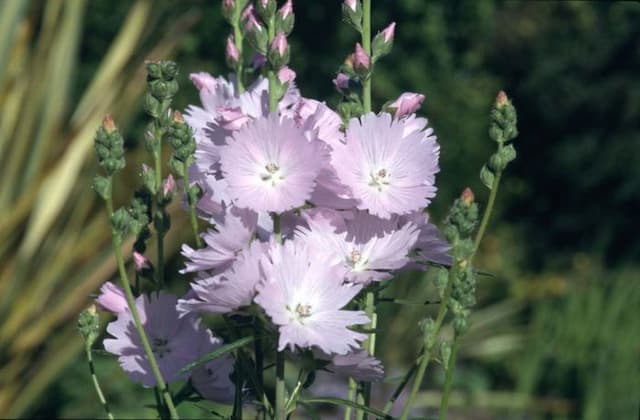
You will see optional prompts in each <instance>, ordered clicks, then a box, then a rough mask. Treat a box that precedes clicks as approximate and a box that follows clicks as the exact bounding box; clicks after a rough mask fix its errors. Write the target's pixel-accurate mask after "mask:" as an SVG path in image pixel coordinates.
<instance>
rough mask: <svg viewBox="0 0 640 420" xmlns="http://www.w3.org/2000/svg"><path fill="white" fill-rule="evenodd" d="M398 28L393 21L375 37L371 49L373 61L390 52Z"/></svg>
mask: <svg viewBox="0 0 640 420" xmlns="http://www.w3.org/2000/svg"><path fill="white" fill-rule="evenodd" d="M395 30H396V23H395V22H392V23H391V24H390V25H389V26H387V27H386V28H384V29H383V30H382V31H381V32H378V34H377V35H376V36H375V37H374V38H373V42H372V43H371V51H372V54H373V61H377V60H378V59H379V58H380V57H382V56H384V55H387V54H389V52H391V47H392V46H393V38H394V34H395Z"/></svg>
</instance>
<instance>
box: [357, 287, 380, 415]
mask: <svg viewBox="0 0 640 420" xmlns="http://www.w3.org/2000/svg"><path fill="white" fill-rule="evenodd" d="M376 301H377V293H375V292H367V295H366V298H365V312H366V313H367V315H368V316H369V318H370V319H371V322H370V323H369V325H368V328H367V329H369V330H370V331H372V332H371V333H370V334H369V337H368V338H367V341H366V343H365V347H366V348H367V351H368V352H369V354H370V355H371V356H374V355H375V352H376V332H375V331H376V327H377V325H378V315H377V314H376ZM360 392H361V398H360V399H361V400H362V403H363V404H364V405H365V406H367V407H368V406H369V404H370V402H371V383H370V382H363V383H362V386H361V387H360ZM358 416H359V418H363V419H366V418H367V414H366V413H364V412H359V414H358ZM360 416H361V417H360Z"/></svg>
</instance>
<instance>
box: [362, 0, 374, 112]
mask: <svg viewBox="0 0 640 420" xmlns="http://www.w3.org/2000/svg"><path fill="white" fill-rule="evenodd" d="M362 49H364V51H365V52H366V53H367V55H368V56H369V57H371V0H363V2H362ZM371 65H373V63H371ZM362 105H363V107H364V112H365V114H366V113H367V112H371V75H369V76H368V77H367V78H366V79H365V80H364V81H363V83H362Z"/></svg>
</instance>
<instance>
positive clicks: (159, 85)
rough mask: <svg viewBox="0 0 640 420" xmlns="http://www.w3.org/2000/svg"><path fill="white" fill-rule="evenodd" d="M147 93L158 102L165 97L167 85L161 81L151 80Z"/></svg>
mask: <svg viewBox="0 0 640 420" xmlns="http://www.w3.org/2000/svg"><path fill="white" fill-rule="evenodd" d="M149 91H150V92H151V94H152V95H153V96H155V97H156V98H158V100H163V99H164V98H166V97H167V93H168V91H169V90H168V87H167V83H166V82H165V81H163V80H161V79H158V80H153V81H151V82H149Z"/></svg>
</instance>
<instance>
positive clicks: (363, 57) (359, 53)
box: [353, 42, 371, 70]
mask: <svg viewBox="0 0 640 420" xmlns="http://www.w3.org/2000/svg"><path fill="white" fill-rule="evenodd" d="M353 67H354V68H355V69H356V70H369V67H371V58H370V57H369V55H368V54H367V53H366V52H365V50H364V48H362V45H360V43H359V42H357V43H356V52H355V53H354V55H353Z"/></svg>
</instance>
